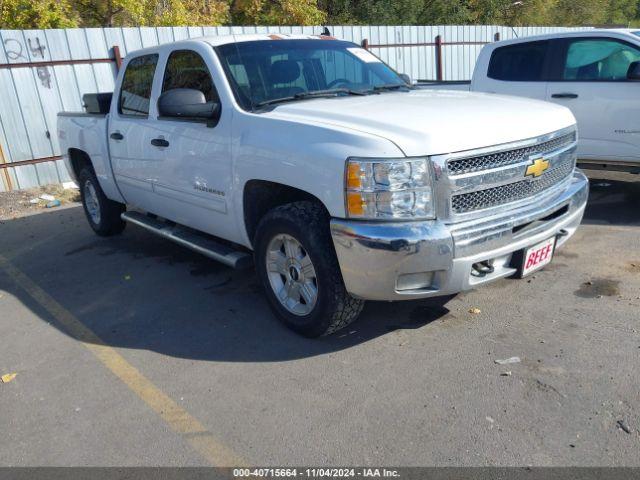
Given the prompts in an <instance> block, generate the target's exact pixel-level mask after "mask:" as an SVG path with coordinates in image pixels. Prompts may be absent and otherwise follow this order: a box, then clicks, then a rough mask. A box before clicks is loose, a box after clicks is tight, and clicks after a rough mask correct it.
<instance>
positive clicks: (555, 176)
mask: <svg viewBox="0 0 640 480" xmlns="http://www.w3.org/2000/svg"><path fill="white" fill-rule="evenodd" d="M573 168H574V161H573V158H572V157H568V158H567V160H565V161H564V162H562V163H561V164H560V165H558V166H557V167H555V168H553V169H552V170H549V171H548V172H546V173H545V174H543V175H542V176H541V177H538V178H536V179H533V180H529V179H527V180H520V181H518V182H515V183H509V184H507V185H501V186H499V187H493V188H487V189H485V190H478V191H475V192H470V193H463V194H460V195H454V196H453V197H452V198H451V206H452V209H453V211H454V212H455V213H465V212H470V211H474V210H481V209H483V208H490V207H495V206H498V205H502V204H505V203H509V202H515V201H517V200H522V199H524V198H527V197H531V196H533V195H536V194H538V193H541V192H542V191H544V190H546V189H548V188H550V187H552V186H554V185H556V184H557V183H560V182H561V181H562V180H564V179H566V178H567V177H568V176H569V175H571V172H573Z"/></svg>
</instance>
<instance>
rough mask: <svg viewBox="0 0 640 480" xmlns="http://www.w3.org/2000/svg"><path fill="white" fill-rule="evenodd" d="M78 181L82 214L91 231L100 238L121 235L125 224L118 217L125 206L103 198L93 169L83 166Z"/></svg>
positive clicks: (103, 195)
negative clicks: (82, 208)
mask: <svg viewBox="0 0 640 480" xmlns="http://www.w3.org/2000/svg"><path fill="white" fill-rule="evenodd" d="M78 181H79V182H80V196H81V198H82V206H83V207H84V213H85V215H86V216H87V220H88V221H89V225H91V228H92V229H93V231H94V232H96V233H97V234H98V235H100V236H102V237H108V236H111V235H117V234H119V233H122V231H123V230H124V227H125V226H126V225H127V224H126V222H124V221H123V220H122V219H121V218H120V215H121V214H122V212H124V211H125V210H126V206H125V205H124V204H122V203H119V202H114V201H113V200H109V199H108V198H107V197H106V196H105V194H104V192H103V191H102V188H100V183H98V179H97V178H96V175H95V173H94V172H93V169H91V168H90V167H87V166H85V167H84V168H83V169H82V170H81V171H80V175H78Z"/></svg>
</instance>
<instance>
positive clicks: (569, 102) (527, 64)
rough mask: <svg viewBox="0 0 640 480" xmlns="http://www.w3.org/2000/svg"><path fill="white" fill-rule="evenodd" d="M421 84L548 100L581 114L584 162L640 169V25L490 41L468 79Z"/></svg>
mask: <svg viewBox="0 0 640 480" xmlns="http://www.w3.org/2000/svg"><path fill="white" fill-rule="evenodd" d="M421 87H422V88H431V89H447V90H467V89H470V90H471V91H476V92H488V93H500V94H505V95H516V96H519V97H529V98H534V99H538V100H547V101H549V102H553V103H557V104H559V105H562V106H565V107H568V108H570V109H571V111H572V112H573V114H574V116H575V117H576V119H577V121H578V131H579V135H580V139H579V142H578V158H579V164H580V165H581V166H584V167H588V168H607V169H614V170H622V171H630V172H634V173H640V115H638V112H640V31H638V30H620V29H616V30H600V29H595V30H585V31H573V32H565V33H553V34H548V35H540V36H535V37H526V38H518V39H513V40H506V41H502V42H496V43H492V44H489V45H486V46H485V47H484V48H483V49H482V51H481V52H480V55H479V57H478V61H477V63H476V67H475V70H474V72H473V79H472V80H471V82H429V83H428V84H425V85H422V86H421Z"/></svg>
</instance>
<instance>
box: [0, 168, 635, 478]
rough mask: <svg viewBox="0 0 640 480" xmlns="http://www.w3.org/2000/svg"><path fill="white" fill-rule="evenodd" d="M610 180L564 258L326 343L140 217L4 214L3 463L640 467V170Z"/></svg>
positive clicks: (371, 311) (376, 320)
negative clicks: (295, 328) (96, 227)
mask: <svg viewBox="0 0 640 480" xmlns="http://www.w3.org/2000/svg"><path fill="white" fill-rule="evenodd" d="M590 177H591V178H592V190H591V192H592V193H591V199H590V203H589V206H588V211H587V215H586V218H585V220H584V224H583V226H582V228H581V229H580V230H579V231H578V233H577V234H576V236H575V237H574V238H573V239H572V241H570V242H569V243H568V244H567V245H566V246H565V247H564V248H563V249H562V250H560V251H559V252H557V257H556V258H555V259H554V262H553V263H552V264H551V265H550V266H549V267H548V268H546V269H545V270H543V271H541V272H538V273H536V274H535V275H534V276H533V277H531V278H529V279H528V280H519V281H516V280H502V281H499V282H498V283H496V284H493V285H492V286H489V287H486V288H483V289H482V290H478V291H474V292H470V293H465V294H461V295H458V296H455V297H448V298H444V299H440V300H437V301H434V300H431V301H419V302H409V303H393V304H392V303H373V302H372V303H369V304H367V306H366V307H365V311H364V312H363V315H362V316H361V318H360V319H359V320H358V321H357V322H356V323H355V324H353V325H352V326H350V327H348V328H347V329H346V330H344V331H341V332H339V333H338V334H336V335H334V336H331V337H328V338H324V339H320V340H307V339H304V338H301V337H298V336H296V335H295V334H293V333H291V332H289V331H288V330H287V329H286V328H284V327H283V326H281V325H280V324H279V323H278V322H277V320H276V319H275V318H274V317H273V316H272V315H271V313H270V312H269V310H268V308H267V304H266V300H265V299H264V297H263V295H262V293H261V289H260V287H259V285H258V281H257V279H256V277H255V275H254V274H253V272H252V271H251V272H250V273H248V274H247V273H246V272H236V271H232V270H230V269H228V268H226V267H224V266H222V265H219V264H216V263H215V262H212V261H209V260H207V259H206V258H203V257H200V256H198V255H196V254H194V253H191V252H189V251H187V250H185V249H183V248H180V247H178V246H175V245H173V244H171V243H168V242H167V241H165V240H162V239H159V238H156V237H154V236H152V235H150V234H148V233H146V232H145V231H143V230H142V229H140V228H135V227H132V226H129V227H127V229H126V231H125V233H124V234H123V235H122V236H119V237H116V238H108V239H104V238H98V237H96V236H95V235H94V234H93V233H92V231H91V230H90V228H89V227H88V225H87V224H86V221H85V219H84V216H83V212H82V210H81V208H78V207H75V208H65V209H61V210H57V211H51V212H48V213H43V214H38V215H32V216H27V217H22V218H17V219H13V220H5V221H3V222H2V223H1V224H0V339H1V340H0V345H1V347H0V374H6V373H16V374H17V375H16V376H15V378H14V379H13V380H11V381H10V382H8V383H0V412H2V414H1V415H0V431H2V432H3V434H2V435H1V436H0V465H1V466H15V465H29V466H32V465H60V466H62V465H101V466H106V465H114V466H123V465H124V466H134V465H135V466H138V465H139V466H146V465H150V466H152V465H153V466H155V465H171V466H182V465H211V464H214V465H231V464H240V463H243V464H248V465H271V466H279V465H316V466H320V465H332V466H343V465H394V466H414V465H438V466H441V465H477V466H482V465H540V466H546V465H556V466H564V465H581V466H589V465H597V466H605V465H606V466H640V434H639V429H640V379H639V376H638V372H639V371H640V176H632V175H622V174H620V175H618V174H605V173H599V172H590ZM472 309H479V310H480V313H475V314H474V313H471V312H470V310H472ZM475 311H476V312H477V310H475ZM513 356H518V357H520V359H521V362H520V363H515V364H510V365H498V364H496V363H495V362H494V361H495V360H496V359H504V358H508V357H513ZM618 422H622V423H623V424H624V425H626V426H627V427H628V428H627V430H628V432H627V431H625V430H623V429H622V428H620V424H619V423H618Z"/></svg>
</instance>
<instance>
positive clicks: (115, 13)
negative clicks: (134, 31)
mask: <svg viewBox="0 0 640 480" xmlns="http://www.w3.org/2000/svg"><path fill="white" fill-rule="evenodd" d="M70 1H72V2H73V4H74V7H75V8H76V10H77V12H78V14H79V15H80V18H81V24H82V26H83V27H128V26H136V25H145V24H146V22H145V10H146V8H145V7H146V5H145V2H144V1H141V0H70Z"/></svg>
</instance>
